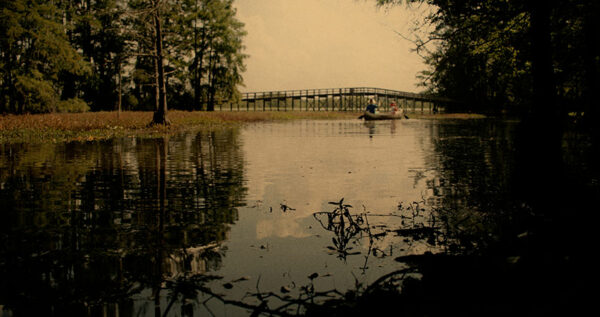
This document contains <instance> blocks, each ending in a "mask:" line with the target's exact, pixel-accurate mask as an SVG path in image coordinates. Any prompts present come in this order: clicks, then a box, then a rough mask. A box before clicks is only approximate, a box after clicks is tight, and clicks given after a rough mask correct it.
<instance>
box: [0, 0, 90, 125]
mask: <svg viewBox="0 0 600 317" xmlns="http://www.w3.org/2000/svg"><path fill="white" fill-rule="evenodd" d="M61 20H62V11H61V10H60V8H59V7H57V6H56V5H55V4H54V3H53V2H47V1H39V0H7V1H2V3H1V4H0V60H1V62H0V94H1V95H2V96H3V97H2V99H0V112H14V113H24V112H49V111H54V110H56V106H57V102H58V101H59V95H60V91H61V89H62V87H61V85H60V82H59V76H60V75H61V74H72V75H83V74H85V73H87V72H88V71H89V65H88V63H86V62H85V61H84V60H83V59H82V57H81V56H80V55H79V54H78V53H77V51H76V50H75V49H74V48H73V47H72V46H71V45H70V43H69V41H68V38H67V36H66V34H65V30H66V26H65V25H63V24H62V23H61Z"/></svg>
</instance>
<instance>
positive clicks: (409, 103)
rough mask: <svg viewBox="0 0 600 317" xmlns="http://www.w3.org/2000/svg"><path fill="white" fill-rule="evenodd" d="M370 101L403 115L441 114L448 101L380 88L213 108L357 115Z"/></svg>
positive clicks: (251, 95) (261, 98) (277, 95)
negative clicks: (393, 106) (396, 107)
mask: <svg viewBox="0 0 600 317" xmlns="http://www.w3.org/2000/svg"><path fill="white" fill-rule="evenodd" d="M370 98H374V99H375V100H376V101H377V103H378V104H379V106H381V107H386V106H389V104H390V103H391V102H395V103H396V104H397V105H399V106H400V107H402V108H404V110H405V111H409V112H432V111H433V110H434V109H436V110H443V109H444V108H445V105H446V104H448V103H449V102H451V101H450V100H449V99H445V98H440V97H435V96H432V95H427V94H416V93H411V92H404V91H398V90H390V89H381V88H367V87H357V88H332V89H303V90H285V91H265V92H246V93H242V97H241V99H240V101H238V102H237V103H231V104H223V105H220V107H219V106H217V107H219V108H220V109H221V110H232V111H292V110H298V111H360V110H362V109H364V107H365V106H366V105H367V102H368V100H369V99H370Z"/></svg>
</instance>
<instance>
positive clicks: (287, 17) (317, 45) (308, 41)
mask: <svg viewBox="0 0 600 317" xmlns="http://www.w3.org/2000/svg"><path fill="white" fill-rule="evenodd" d="M235 6H236V7H237V17H238V19H239V20H240V21H242V22H244V23H245V24H246V26H245V29H246V31H247V32H248V35H247V36H246V37H245V39H244V44H245V46H246V50H245V53H246V54H248V55H250V57H249V58H248V59H246V66H247V70H246V72H245V73H244V75H243V76H244V83H245V85H246V87H241V91H242V92H249V91H269V90H292V89H311V88H342V87H376V88H387V89H397V90H403V91H410V92H418V91H419V90H421V88H418V87H416V83H417V80H416V79H415V76H416V75H417V73H418V72H419V71H421V70H424V69H425V65H424V64H423V62H422V59H421V57H419V56H418V55H417V54H416V53H414V52H411V49H412V48H414V44H413V43H411V42H409V41H407V40H405V39H403V38H402V37H401V36H399V35H398V34H396V32H400V33H402V34H403V35H404V36H408V37H410V36H411V31H410V30H411V29H412V27H413V21H414V20H415V19H417V20H419V19H421V17H422V15H423V11H424V10H426V8H422V7H413V8H406V7H404V6H403V7H392V8H377V7H376V5H375V0H236V2H235Z"/></svg>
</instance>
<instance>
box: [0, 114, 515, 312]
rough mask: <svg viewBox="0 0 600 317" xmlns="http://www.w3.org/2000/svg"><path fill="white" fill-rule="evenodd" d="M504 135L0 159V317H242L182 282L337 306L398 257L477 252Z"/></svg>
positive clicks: (264, 136) (321, 125) (496, 197)
mask: <svg viewBox="0 0 600 317" xmlns="http://www.w3.org/2000/svg"><path fill="white" fill-rule="evenodd" d="M513 130H514V124H512V123H509V122H500V121H487V120H486V121H483V120H471V121H439V122H438V121H420V120H408V121H404V120H403V121H397V122H395V121H394V122H376V123H363V122H361V121H358V120H355V121H298V122H292V123H261V124H256V125H249V126H246V127H244V128H239V129H222V130H215V131H202V132H194V133H191V132H190V133H185V134H180V135H176V136H170V137H168V138H158V139H137V138H123V139H116V140H110V141H103V142H87V143H67V144H41V145H29V144H24V145H0V206H1V207H0V208H1V209H2V212H1V213H0V226H1V235H2V247H1V249H0V284H1V285H2V287H1V290H2V293H1V294H0V307H1V308H2V313H1V314H2V315H3V316H13V315H27V314H31V313H33V312H36V313H41V314H43V315H63V314H76V315H94V316H96V315H98V316H100V315H105V316H155V315H161V314H164V313H165V312H166V311H168V314H169V315H173V316H181V315H204V314H208V311H207V309H208V310H210V311H212V312H213V313H214V314H216V315H230V316H233V315H246V314H248V313H247V312H246V311H245V310H243V309H240V308H237V307H235V305H226V304H224V303H223V302H221V301H219V300H217V299H215V298H213V299H210V300H208V301H206V300H207V299H209V296H207V295H206V294H205V293H200V294H198V293H196V292H194V291H190V289H189V288H188V289H186V288H185V285H189V283H192V284H194V285H201V286H202V287H207V288H210V289H211V291H212V292H214V293H217V294H221V295H223V298H225V299H229V300H234V301H245V302H248V303H256V298H253V297H252V296H245V295H247V294H248V293H256V292H259V291H260V292H275V293H278V294H286V295H290V296H294V297H297V296H299V294H301V293H302V292H303V291H305V290H306V288H303V286H309V285H310V286H312V287H314V289H315V290H317V291H327V290H333V289H336V290H339V291H340V292H344V291H346V290H348V289H352V288H354V287H355V286H356V283H361V284H362V285H368V284H369V283H371V282H373V281H374V280H376V279H377V278H378V277H380V276H382V275H384V274H387V273H389V272H392V271H395V270H398V269H402V268H406V267H408V264H406V263H404V262H403V261H401V260H400V259H399V258H401V257H403V256H410V255H418V254H423V253H425V252H431V253H434V254H436V253H452V252H462V251H464V250H468V249H469V248H474V247H477V246H478V245H480V244H481V243H484V242H485V240H486V239H493V238H494V236H495V235H496V234H497V232H496V230H497V228H496V227H495V226H496V223H495V222H494V217H490V215H489V211H490V210H494V211H498V210H502V208H503V206H504V205H505V204H506V203H507V201H506V199H505V198H506V197H508V195H509V191H510V181H511V180H510V175H511V172H512V170H513V155H514V153H513ZM342 198H343V199H344V201H343V204H348V205H351V207H350V206H346V207H345V208H346V209H347V210H348V211H349V215H350V217H349V218H348V217H346V218H345V221H346V222H344V223H342V224H340V223H339V220H340V219H342V218H343V217H341V216H339V215H340V214H337V215H338V216H339V217H337V218H336V217H335V215H336V214H335V209H336V205H334V204H331V203H330V202H339V201H340V200H341V199H342ZM496 213H498V212H496ZM350 223H356V225H350ZM458 229H460V230H458ZM314 273H316V274H318V275H314ZM311 275H312V278H309V276H311ZM415 277H418V274H416V275H415ZM186 283H188V284H186Z"/></svg>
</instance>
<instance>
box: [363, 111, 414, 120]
mask: <svg viewBox="0 0 600 317" xmlns="http://www.w3.org/2000/svg"><path fill="white" fill-rule="evenodd" d="M362 117H363V118H364V119H365V120H399V119H402V118H404V114H403V113H402V112H397V113H395V114H391V113H370V112H366V111H365V113H364V114H363V115H362Z"/></svg>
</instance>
